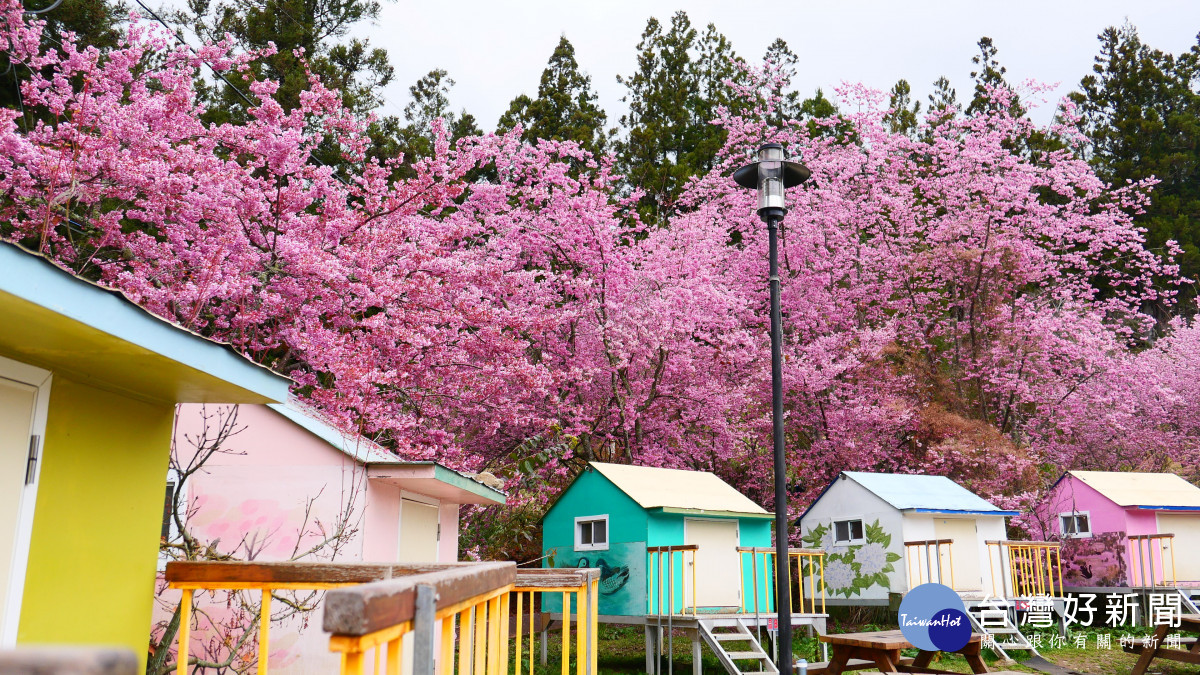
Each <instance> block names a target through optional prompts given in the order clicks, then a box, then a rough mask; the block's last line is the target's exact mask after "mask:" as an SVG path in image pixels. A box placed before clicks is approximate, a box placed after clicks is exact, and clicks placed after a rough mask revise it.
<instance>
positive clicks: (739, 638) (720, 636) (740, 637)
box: [712, 633, 754, 642]
mask: <svg viewBox="0 0 1200 675" xmlns="http://www.w3.org/2000/svg"><path fill="white" fill-rule="evenodd" d="M712 636H713V639H714V640H721V641H723V642H724V641H733V642H746V641H747V640H751V639H753V638H754V636H753V635H751V634H749V633H713V634H712Z"/></svg>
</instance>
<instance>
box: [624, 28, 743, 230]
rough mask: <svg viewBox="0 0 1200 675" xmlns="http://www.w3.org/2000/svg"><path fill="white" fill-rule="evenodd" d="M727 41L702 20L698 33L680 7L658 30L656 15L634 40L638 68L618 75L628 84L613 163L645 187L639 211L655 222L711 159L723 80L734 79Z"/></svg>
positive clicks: (720, 134)
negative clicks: (666, 25) (701, 31)
mask: <svg viewBox="0 0 1200 675" xmlns="http://www.w3.org/2000/svg"><path fill="white" fill-rule="evenodd" d="M736 58H737V55H736V54H735V53H734V52H733V48H732V46H731V45H730V44H729V41H728V39H726V38H725V36H724V35H722V34H721V33H720V32H718V31H717V30H716V27H715V26H712V25H709V26H708V28H707V29H706V31H705V33H704V35H703V36H700V35H699V34H698V32H697V31H696V29H695V28H694V27H693V26H692V24H691V21H690V20H689V19H688V16H687V13H685V12H682V11H681V12H676V13H675V15H674V16H673V17H672V18H671V25H670V27H669V28H666V29H664V27H663V25H662V24H661V23H659V21H658V20H657V19H655V18H653V17H652V18H651V19H650V20H649V21H648V22H647V23H646V29H645V31H643V32H642V39H641V41H640V42H639V43H638V68H637V71H636V72H634V74H632V75H629V76H618V77H617V81H618V82H620V83H621V84H623V85H625V87H626V88H627V91H626V94H625V96H624V97H623V98H622V100H623V101H625V102H626V103H628V104H629V112H628V113H627V114H626V115H623V116H622V117H621V127H622V129H623V131H624V137H623V138H621V139H620V140H619V141H618V142H617V144H616V150H617V161H618V166H619V168H620V169H621V171H622V172H623V173H624V175H625V177H626V181H627V182H628V184H629V185H630V186H631V187H634V188H640V189H641V190H643V191H644V193H645V194H644V197H643V198H642V201H641V204H640V205H639V209H638V210H639V212H640V213H641V214H642V217H643V218H644V219H646V220H647V221H648V222H655V223H657V222H662V221H663V220H664V219H665V216H666V214H667V212H668V211H669V210H670V209H671V208H672V207H673V206H674V202H675V199H676V197H678V195H679V193H680V191H681V190H682V189H683V186H684V185H685V184H686V183H687V181H688V180H689V179H691V178H692V177H693V176H696V175H699V174H700V173H703V172H704V171H706V170H707V169H709V168H710V167H711V166H712V165H713V161H714V159H715V157H716V153H717V151H718V150H719V149H720V148H721V146H722V145H723V144H724V138H725V137H724V130H722V129H720V128H718V127H716V126H714V125H712V124H710V122H711V120H712V119H713V118H714V117H715V116H716V107H717V106H718V105H724V104H728V103H729V102H730V96H729V94H728V92H727V91H726V89H725V88H726V85H725V80H727V79H731V78H732V79H737V78H738V77H740V75H739V73H738V72H737V69H736V68H735V67H734V66H733V64H732V61H733V60H734V59H736Z"/></svg>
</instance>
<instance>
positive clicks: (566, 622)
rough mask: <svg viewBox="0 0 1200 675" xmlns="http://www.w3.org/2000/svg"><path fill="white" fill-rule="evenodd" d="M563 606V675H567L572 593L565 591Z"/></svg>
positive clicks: (569, 653)
mask: <svg viewBox="0 0 1200 675" xmlns="http://www.w3.org/2000/svg"><path fill="white" fill-rule="evenodd" d="M562 596H563V607H562V624H563V627H562V650H561V657H562V658H561V661H562V664H561V665H562V675H567V673H568V668H569V662H570V661H571V594H570V593H568V592H566V591H563V594H562Z"/></svg>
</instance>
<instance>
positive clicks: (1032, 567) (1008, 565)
mask: <svg viewBox="0 0 1200 675" xmlns="http://www.w3.org/2000/svg"><path fill="white" fill-rule="evenodd" d="M987 547H988V566H989V567H990V572H991V581H992V596H993V597H996V598H1031V597H1039V596H1042V597H1049V596H1061V595H1062V594H1063V581H1062V551H1061V548H1062V546H1061V544H1059V543H1058V542H1053V541H1010V540H1003V541H988V542H987Z"/></svg>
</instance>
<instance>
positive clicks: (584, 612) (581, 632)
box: [574, 586, 591, 675]
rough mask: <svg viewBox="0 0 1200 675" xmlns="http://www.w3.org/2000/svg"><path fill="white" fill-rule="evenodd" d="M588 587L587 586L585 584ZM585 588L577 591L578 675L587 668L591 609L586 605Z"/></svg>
mask: <svg viewBox="0 0 1200 675" xmlns="http://www.w3.org/2000/svg"><path fill="white" fill-rule="evenodd" d="M585 588H586V586H585ZM583 594H584V589H580V590H578V591H575V593H574V595H575V612H576V614H575V625H576V626H578V628H577V629H576V631H575V633H576V638H575V672H576V673H577V674H578V675H583V672H584V669H585V668H587V664H588V661H587V653H586V651H585V650H586V649H587V646H588V645H587V640H588V632H587V617H588V616H589V615H590V614H591V610H590V609H589V608H588V607H586V606H585V605H584V595H583Z"/></svg>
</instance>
